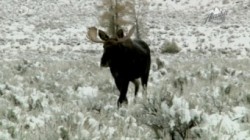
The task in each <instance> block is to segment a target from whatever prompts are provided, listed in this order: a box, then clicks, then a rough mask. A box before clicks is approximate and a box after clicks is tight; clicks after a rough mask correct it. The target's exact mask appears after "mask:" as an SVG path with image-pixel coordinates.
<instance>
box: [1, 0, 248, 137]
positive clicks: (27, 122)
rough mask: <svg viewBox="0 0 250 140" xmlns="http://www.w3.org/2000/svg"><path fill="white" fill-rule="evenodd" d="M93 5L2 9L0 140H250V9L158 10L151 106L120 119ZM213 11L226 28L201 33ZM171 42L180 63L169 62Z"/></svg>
mask: <svg viewBox="0 0 250 140" xmlns="http://www.w3.org/2000/svg"><path fill="white" fill-rule="evenodd" d="M96 3H98V1H96V2H94V1H92V0H82V1H80V0H1V1H0V140H11V139H13V140H15V139H16V140H35V139H37V140H38V139H39V140H45V139H46V140H59V139H60V140H85V139H86V140H89V139H94V140H99V139H100V140H120V139H121V140H134V139H136V140H152V139H164V140H168V139H175V140H182V139H190V140H191V139H198V140H229V139H230V140H248V139H250V70H249V69H250V1H249V0H238V1H236V0H231V1H229V0H228V1H227V0H221V1H220V0H156V1H152V2H150V3H149V5H150V6H149V11H148V12H149V13H148V16H147V17H145V23H146V24H147V26H148V27H149V36H148V37H147V39H146V41H147V42H148V43H149V44H150V48H151V51H152V67H151V71H150V78H149V86H148V96H147V97H144V95H143V94H142V89H140V91H139V95H138V100H137V103H134V102H133V99H134V94H133V93H134V87H133V86H132V84H130V87H129V91H128V94H127V96H128V99H129V104H128V105H127V106H123V107H122V108H120V109H118V108H117V105H116V101H117V98H118V96H119V92H118V90H117V89H116V87H115V84H114V82H113V79H112V76H111V74H110V72H109V69H106V68H100V58H101V56H102V46H101V45H100V44H94V43H91V42H90V41H88V40H87V39H86V37H85V36H86V31H87V27H90V26H93V25H97V27H99V26H98V23H97V19H96V17H95V16H96V13H97V12H98V11H96V10H95V5H96ZM214 8H219V9H224V10H226V11H227V15H226V20H225V21H224V22H222V23H213V22H207V23H204V21H205V19H206V17H207V15H208V14H209V13H210V12H211V11H213V9H214ZM166 40H168V41H172V40H174V41H175V42H176V43H177V45H178V46H179V47H180V48H181V51H180V52H179V53H177V54H168V53H162V52H161V48H162V45H163V43H164V42H165V41H166Z"/></svg>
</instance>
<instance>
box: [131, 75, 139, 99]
mask: <svg viewBox="0 0 250 140" xmlns="http://www.w3.org/2000/svg"><path fill="white" fill-rule="evenodd" d="M132 82H133V84H134V85H135V98H134V103H136V97H137V93H138V91H139V87H140V85H139V84H140V83H139V81H138V79H135V80H133V81H132Z"/></svg>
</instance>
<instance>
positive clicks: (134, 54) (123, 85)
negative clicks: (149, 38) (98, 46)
mask: <svg viewBox="0 0 250 140" xmlns="http://www.w3.org/2000/svg"><path fill="white" fill-rule="evenodd" d="M92 29H93V27H92ZM132 33H133V28H132V29H131V30H130V32H129V34H128V35H127V36H125V37H124V35H123V31H122V30H118V32H117V37H114V38H110V37H109V36H108V35H107V34H106V33H105V32H103V31H101V30H100V31H99V37H100V38H101V39H102V41H103V42H102V41H100V40H97V39H96V38H95V37H94V36H96V35H97V31H94V30H92V31H91V30H89V33H88V35H89V38H90V39H91V40H92V41H94V42H97V43H103V44H104V45H103V47H104V52H103V55H102V58H101V66H102V67H109V68H110V72H111V74H112V76H113V78H114V80H115V84H116V87H117V88H118V90H119V91H120V96H119V99H118V101H117V105H118V107H120V105H121V104H122V103H123V102H125V103H128V100H127V97H126V95H127V90H128V86H129V82H133V83H134V85H135V96H137V92H138V90H139V82H138V80H137V79H138V78H141V84H142V86H143V88H144V90H146V88H147V82H148V76H149V70H150V64H151V57H150V49H149V47H148V45H147V44H146V43H145V42H144V41H142V40H131V39H130V36H131V35H132Z"/></svg>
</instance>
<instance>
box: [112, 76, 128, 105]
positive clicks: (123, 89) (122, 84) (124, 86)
mask: <svg viewBox="0 0 250 140" xmlns="http://www.w3.org/2000/svg"><path fill="white" fill-rule="evenodd" d="M115 84H116V87H117V88H118V90H119V91H120V96H119V99H118V101H117V106H118V108H119V107H121V105H122V103H123V102H125V103H126V104H128V99H127V91H128V85H129V81H128V80H124V78H118V77H117V78H115Z"/></svg>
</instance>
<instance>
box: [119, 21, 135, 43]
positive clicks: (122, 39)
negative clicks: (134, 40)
mask: <svg viewBox="0 0 250 140" xmlns="http://www.w3.org/2000/svg"><path fill="white" fill-rule="evenodd" d="M135 27H136V26H135V25H133V26H132V28H131V29H130V30H129V32H128V34H127V35H126V36H124V37H123V38H119V39H118V42H123V41H125V40H127V39H129V38H130V37H131V36H132V35H133V33H134V31H135Z"/></svg>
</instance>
